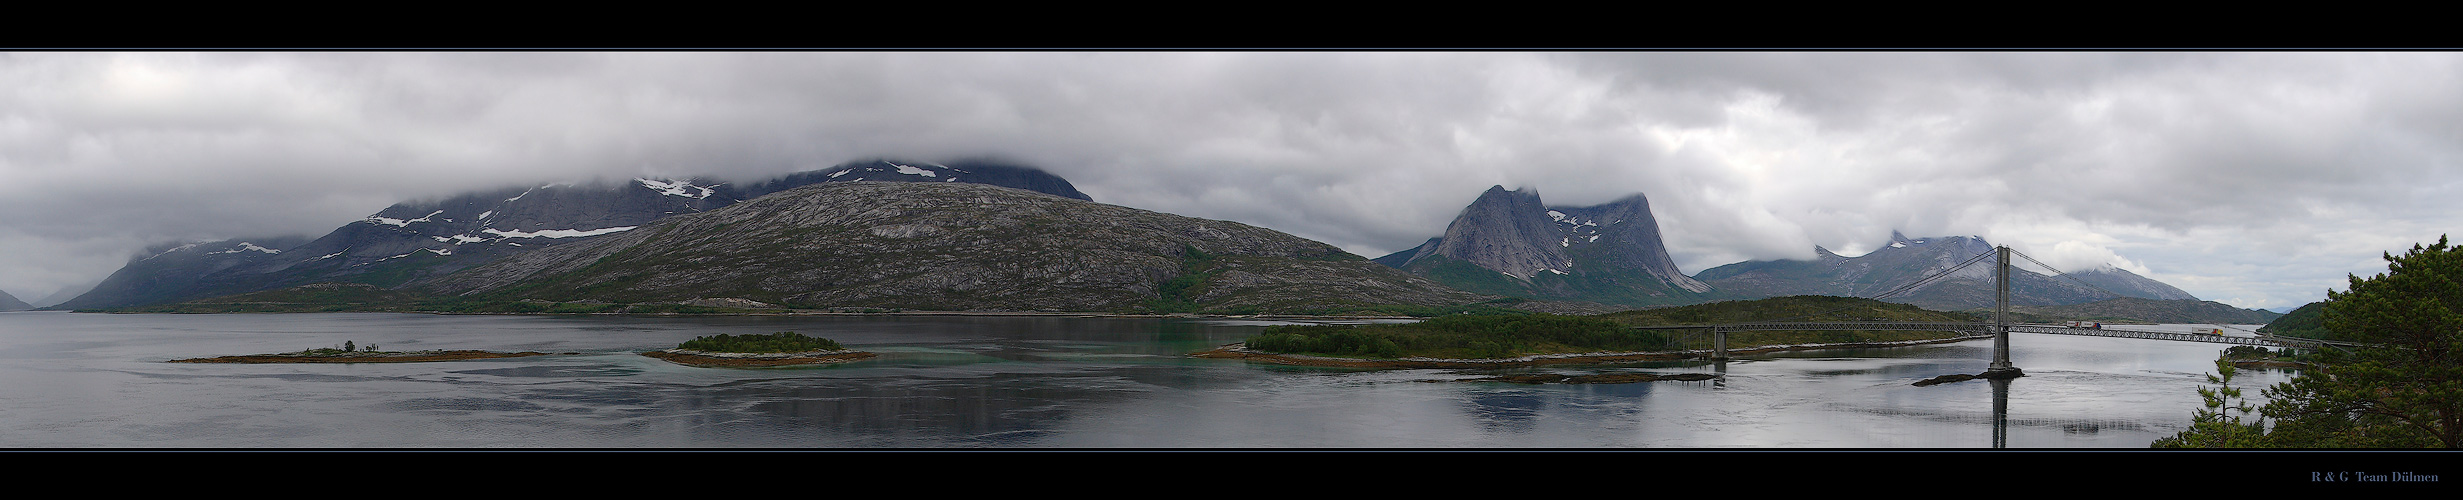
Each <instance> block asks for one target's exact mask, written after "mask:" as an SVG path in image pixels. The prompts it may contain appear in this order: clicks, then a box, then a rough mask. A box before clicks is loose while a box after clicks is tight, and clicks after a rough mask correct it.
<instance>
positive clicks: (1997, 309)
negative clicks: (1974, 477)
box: [1982, 246, 2025, 379]
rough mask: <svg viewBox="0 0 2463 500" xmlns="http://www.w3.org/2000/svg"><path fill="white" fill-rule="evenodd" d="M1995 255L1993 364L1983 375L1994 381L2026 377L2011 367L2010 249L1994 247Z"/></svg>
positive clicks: (2016, 368)
mask: <svg viewBox="0 0 2463 500" xmlns="http://www.w3.org/2000/svg"><path fill="white" fill-rule="evenodd" d="M1993 253H1995V254H1996V256H1995V257H1994V258H1995V260H1996V262H1995V264H1996V267H1995V272H1994V273H1993V288H1994V292H1993V363H1992V364H1991V365H1989V366H1987V367H1986V368H1985V369H1984V373H1983V374H1982V375H1983V376H1984V377H1985V378H1994V379H2006V378H2012V377H2019V376H2024V375H2025V373H2024V372H2020V371H2019V370H2018V367H2016V366H2011V365H2010V247H2006V246H1997V247H1993Z"/></svg>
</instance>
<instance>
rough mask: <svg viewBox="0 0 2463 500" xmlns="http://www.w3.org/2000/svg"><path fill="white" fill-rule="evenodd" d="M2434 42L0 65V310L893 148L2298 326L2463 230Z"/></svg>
mask: <svg viewBox="0 0 2463 500" xmlns="http://www.w3.org/2000/svg"><path fill="white" fill-rule="evenodd" d="M2457 89H2463V67H2459V66H2458V56H2457V55H2456V54H2443V53H2006V54H2005V53H1973V52H1964V53H1837V52H1822V53H1734V52H1697V53H1502V52H1475V53H1443V52H1371V53H1322V52H1300V53H1155V52H1113V53H1017V52H1000V53H692V52H682V53H678V52H661V53H571V52H567V53H0V290H6V291H8V292H10V293H12V294H15V295H17V296H19V297H21V298H24V299H26V300H39V299H40V298H41V297H43V296H45V295H48V294H51V293H53V292H54V291H57V290H59V289H61V288H65V287H72V286H84V285H91V284H93V283H94V282H97V281H100V280H101V279H102V278H103V277H104V276H107V275H109V274H110V273H111V272H112V271H114V270H117V269H118V268H119V267H120V266H121V265H122V264H124V263H125V262H126V261H127V259H128V258H129V257H130V256H132V255H134V254H135V253H137V252H139V251H140V250H141V249H142V248H144V247H146V246H148V245H151V244H157V243H164V242H171V241H176V240H206V239H224V238H235V237H251V236H271V235H306V236H321V235H323V234H325V233H326V232H329V231H331V230H333V229H334V228H335V227H338V226H341V225H342V224H345V223H348V222H350V221H353V220H357V219H360V218H363V217H366V216H368V215H369V214H373V213H375V212H377V211H378V210H381V209H383V208H385V207H386V206H387V205H391V204H393V203H395V202H398V201H402V200H406V199H413V198H422V197H438V196H445V195H450V194H454V193H457V192H461V191H466V190H475V189H486V188H496V187H504V186H511V185H520V184H529V183H540V182H564V181H586V180H593V179H622V178H630V177H635V176H678V177H681V176H693V175H712V176H721V177H730V178H740V179H750V178H757V177H766V176H771V175H777V174H784V173H788V172H793V171H799V170H810V169H816V168H823V167H828V166H831V165H835V164H838V163H842V162H845V161H849V160H855V159H862V158H871V157H881V156H888V157H899V158H911V159H919V160H926V161H932V160H947V159H953V158H961V157H974V156H993V157H1000V158H1006V159H1010V160H1014V161H1018V162H1022V163H1025V164H1029V165H1034V166H1039V167H1041V168H1043V169H1045V170H1048V171H1051V172H1053V173H1055V174H1059V175H1060V176H1062V177H1065V178H1068V179H1069V180H1070V181H1071V182H1073V183H1075V184H1076V185H1077V186H1078V188H1079V189H1080V190H1083V191H1085V192H1086V193H1087V194H1089V195H1091V196H1093V197H1094V198H1095V200H1096V201H1100V202H1104V203H1112V204H1117V205H1125V206H1129V207H1135V208H1141V209H1147V210H1155V211H1161V212H1168V213H1175V214H1181V215H1188V216H1195V217H1205V218H1212V219H1225V220H1232V221H1238V222H1242V223H1247V224H1251V225H1256V226H1262V227H1267V228H1272V229H1276V230H1281V231H1283V232H1287V233H1291V234H1294V235H1298V236H1301V237H1306V238H1310V239H1315V240H1319V241H1324V242H1327V243H1332V244H1335V245H1337V246H1341V247H1343V248H1345V249H1348V250H1350V251H1351V252H1353V253H1357V254H1360V255H1363V256H1367V257H1376V256H1380V255H1384V254H1386V253H1390V252H1394V251H1397V250H1402V249H1406V248H1410V247H1412V246H1414V245H1417V244H1419V243H1420V242H1421V241H1423V240H1425V239H1427V238H1429V237H1431V236H1436V235H1438V234H1441V233H1443V231H1444V230H1445V226H1446V224H1447V222H1449V221H1451V220H1452V219H1453V217H1454V216H1455V215H1456V213H1457V212H1459V211H1460V210H1461V209H1462V207H1463V206H1464V205H1466V204H1468V203H1470V201H1471V200H1472V199H1473V198H1474V197H1476V196H1477V195H1478V194H1479V193H1480V191H1481V190H1483V189H1486V188H1487V187H1488V186H1491V185H1503V186H1505V187H1507V188H1524V189H1536V190H1537V191H1538V192H1539V193H1540V195H1541V196H1542V197H1543V198H1544V199H1545V201H1547V202H1548V203H1549V204H1550V205H1591V204H1598V203H1605V202H1608V201H1611V200H1613V199H1615V198H1618V197H1621V196H1623V195H1626V194H1631V193H1636V192H1639V193H1644V194H1646V195H1648V196H1649V199H1650V201H1651V207H1652V209H1653V211H1654V212H1655V213H1656V214H1657V216H1658V218H1659V223H1660V225H1661V230H1662V232H1663V234H1665V235H1666V238H1667V245H1668V248H1669V251H1670V253H1672V254H1674V256H1675V258H1676V261H1677V265H1678V266H1679V267H1681V268H1682V269H1683V270H1684V271H1685V272H1687V273H1697V272H1700V271H1702V270H1704V269H1708V268H1711V267H1715V266H1718V265H1721V264H1728V263H1732V262H1737V261H1742V260H1748V259H1778V258H1811V257H1812V255H1813V250H1812V249H1813V246H1814V245H1821V246H1824V247H1827V248H1830V249H1832V250H1834V251H1838V252H1840V253H1842V254H1846V255H1858V254H1861V253H1863V252H1867V251H1871V250H1872V249H1873V248H1875V247H1877V246H1880V245H1882V244H1885V243H1887V240H1888V238H1889V236H1890V232H1891V231H1892V230H1898V231H1902V232H1905V233H1906V234H1907V235H1909V236H1916V237H1923V236H1946V235H1980V236H1983V237H1984V238H1986V239H1988V240H1990V241H1993V242H1995V243H2003V244H2008V245H2011V246H2012V247H2014V248H2016V249H2018V250H2019V251H2021V252H2025V253H2028V254H2031V255H2035V256H2036V257H2037V258H2039V259H2043V260H2046V261H2047V262H2048V263H2050V264H2052V265H2054V266H2057V267H2061V268H2063V269H2085V268H2091V267H2097V266H2103V265H2112V266H2116V267H2120V268H2123V269H2128V270H2130V271H2132V272H2136V273H2138V274H2141V275H2145V276H2148V277H2151V278H2155V279H2157V280H2161V281H2164V282H2166V283H2170V284H2172V285H2174V286H2178V287H2180V288H2182V289H2183V290H2186V291H2188V292H2190V293H2191V294H2194V295H2197V296H2198V297H2200V298H2204V299H2208V300H2215V301H2219V302H2224V303H2227V304H2232V305H2235V306H2241V307H2287V306H2297V305H2300V304H2303V303H2307V302H2311V301H2316V300H2322V299H2324V298H2325V291H2326V290H2327V289H2329V288H2332V289H2337V290H2341V289H2343V288H2344V287H2345V286H2346V284H2345V276H2346V275H2347V274H2360V275H2363V276H2366V275H2369V274H2374V273H2378V272H2383V271H2384V270H2385V264H2384V261H2383V260H2382V259H2381V258H2380V257H2381V254H2383V253H2386V252H2394V253H2398V254H2399V253H2402V251H2404V250H2406V249H2409V248H2410V247H2411V246H2412V245H2413V244H2416V243H2425V242H2434V241H2436V240H2437V238H2438V236H2439V235H2441V234H2446V233H2450V232H2455V230H2456V229H2457V228H2463V210H2457V209H2456V207H2457V204H2456V202H2455V200H2456V199H2458V197H2463V168H2458V167H2463V165H2459V164H2458V162H2463V91H2458V90H2457Z"/></svg>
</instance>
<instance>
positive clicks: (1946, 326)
mask: <svg viewBox="0 0 2463 500" xmlns="http://www.w3.org/2000/svg"><path fill="white" fill-rule="evenodd" d="M2013 253H2015V252H2014V251H2012V250H2010V247H2006V246H1998V247H1993V251H1992V252H1990V253H1984V254H1979V255H1977V256H1975V257H1973V258H1969V259H1967V261H1966V262H1965V263H1961V264H1959V265H1957V266H1952V267H1950V268H1949V269H1948V270H1945V271H1941V272H1939V273H1934V274H1933V275H1931V276H1926V277H1924V278H1923V279H1919V280H1916V281H1915V282H1912V283H1909V284H1907V285H1906V286H1901V287H1899V288H1896V289H1893V290H1891V291H1889V292H1884V293H1881V294H1878V295H1874V296H1872V297H1866V298H1870V299H1876V300H1878V299H1881V298H1884V297H1889V296H1891V295H1896V294H1898V293H1902V292H1907V291H1911V290H1914V289H1916V288H1917V287H1920V286H1923V285H1924V284H1926V283H1931V282H1933V281H1936V280H1939V279H1941V278H1943V277H1946V276H1949V275H1950V274H1951V273H1955V272H1958V270H1960V269H1965V268H1966V267H1967V266H1970V265H1975V264H1976V263H1979V262H1982V261H1983V259H1984V257H1985V256H1988V255H1991V256H1997V258H1996V259H1995V261H1996V265H1998V266H1999V267H2000V272H1997V273H1994V279H1993V281H1994V288H1995V292H1994V294H1993V321H1992V322H1989V323H1987V322H1974V323H1931V322H1890V321H1828V322H1806V321H1785V320H1780V321H1762V322H1746V323H1729V324H1721V325H1680V326H1642V327H1634V328H1635V329H1641V330H1703V329H1708V330H1710V335H1711V358H1712V359H1728V334H1730V333H1733V332H1747V331H1826V330H1827V331H1836V330H1863V331H1893V330H1895V331H1934V332H1954V333H1961V334H1970V335H1977V336H1982V335H1992V336H1993V361H1992V364H1991V365H1990V366H1989V367H1988V368H1986V369H1985V372H1984V373H1985V376H1986V377H1988V378H2005V377H2015V376H2019V375H2020V374H2021V372H2020V371H2019V369H2018V367H2016V366H2011V365H2010V334H2011V333H2035V334H2050V335H2080V336H2090V337H2114V338H2130V339H2147V340H2168V341H2179V342H2207V343H2216V344H2238V345H2252V346H2286V347H2298V348H2318V347H2322V346H2337V347H2356V346H2360V345H2361V344H2354V343H2349V342H2333V341H2322V340H2314V339H2304V338H2294V337H2283V336H2276V335H2267V334H2263V333H2257V332H2249V333H2250V334H2251V335H2252V336H2248V337H2241V336H2228V335H2220V334H2214V333H2181V332H2162V331H2152V330H2131V329H2123V328H2106V327H2103V326H2100V325H2096V326H2091V327H2089V326H2081V325H2075V324H2070V325H2049V324H2013V323H2011V322H2010V256H2011V255H2012V254H2013ZM2017 255H2019V256H2020V257H2024V258H2026V259H2027V260H2028V261H2029V262H2034V263H2035V264H2036V265H2038V266H2043V267H2044V269H2046V270H2050V271H2052V272H2053V273H2054V274H2055V275H2058V276H2064V277H2068V276H2067V274H2065V273H2062V272H2061V271H2060V270H2059V269H2053V267H2052V266H2049V265H2045V264H2044V263H2043V261H2038V260H2035V258H2034V257H2026V255H2025V254H2017ZM2070 279H2071V280H2072V281H2077V282H2078V284H2081V285H2086V286H2087V287H2088V288H2091V289H2094V290H2097V291H2101V292H2104V293H2106V294H2110V295H2112V296H2114V297H2123V296H2124V295H2121V294H2118V293H2113V292H2112V291H2111V290H2104V289H2103V288H2102V287H2097V286H2095V285H2093V284H2089V283H2086V282H2084V281H2078V278H2076V277H2070ZM1851 307H1852V306H1851ZM1844 309H1845V308H1840V309H1833V310H1831V311H1824V312H1818V313H1813V314H1807V315H1803V316H1798V318H1806V317H1813V316H1819V315H1822V314H1827V313H1829V312H1835V311H1839V310H1844ZM2236 330H2237V328H2236ZM2244 331H2246V330H2244Z"/></svg>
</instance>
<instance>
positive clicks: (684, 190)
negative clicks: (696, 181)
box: [633, 179, 718, 200]
mask: <svg viewBox="0 0 2463 500" xmlns="http://www.w3.org/2000/svg"><path fill="white" fill-rule="evenodd" d="M633 180H634V181H637V182H640V183H641V187H646V188H650V190H651V191H658V192H659V194H663V195H668V196H681V197H685V198H692V199H696V200H698V199H702V198H708V197H710V193H711V191H710V188H713V187H718V185H717V184H711V185H709V186H695V185H692V184H691V183H688V182H684V181H658V180H651V179H633Z"/></svg>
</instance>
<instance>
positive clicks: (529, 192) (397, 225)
mask: <svg viewBox="0 0 2463 500" xmlns="http://www.w3.org/2000/svg"><path fill="white" fill-rule="evenodd" d="M866 181H869V182H908V183H912V182H926V183H980V184H990V185H999V186H1007V187H1014V188H1019V189H1026V190H1032V191H1037V192H1043V193H1046V194H1051V195H1054V196H1061V197H1067V198H1073V199H1079V200H1091V198H1090V197H1088V196H1087V195H1086V194H1085V193H1082V192H1079V191H1078V190H1077V188H1076V187H1074V186H1072V185H1071V184H1069V181H1068V180H1066V179H1062V178H1060V177H1059V176H1055V175H1052V174H1050V173H1046V172H1044V171H1042V170H1039V169H1035V168H1032V167H1024V166H1017V165H1011V164H1006V163H999V162H992V161H964V162H951V163H950V164H948V165H942V164H936V163H926V162H909V161H899V160H870V161H858V162H850V163H846V164H841V165H838V166H836V167H832V168H828V169H822V170H815V171H808V172H798V173H794V174H789V175H785V176H781V177H777V178H772V179H766V180H762V181H757V182H751V183H745V184H742V185H737V184H731V183H726V182H721V181H717V180H711V179H700V178H693V179H673V180H670V179H650V178H638V179H632V180H629V181H624V182H615V183H597V184H547V185H540V186H528V187H507V188H500V189H495V190H488V191H481V192H474V193H464V194H461V195H456V196H453V197H449V198H445V199H441V200H429V201H412V202H404V203H399V204H395V205H393V206H391V207H387V208H385V209H384V210H381V211H378V212H377V213H375V214H372V215H369V216H367V217H366V218H363V219H361V220H358V221H354V222H351V223H349V224H344V225H343V226H342V227H340V228H336V229H334V230H333V231H332V232H330V233H327V234H326V235H324V236H323V237H319V238H316V239H313V240H309V239H305V238H299V237H288V238H282V237H277V238H246V239H233V240H222V241H212V242H198V243H181V244H170V245H162V246H158V247H156V248H152V249H149V250H148V252H147V253H146V254H145V255H143V256H140V257H138V258H135V259H132V260H131V261H130V262H129V264H128V265H127V266H125V267H123V268H121V269H120V270H119V271H118V272H114V273H112V275H111V276H110V277H108V278H104V280H103V282H102V283H101V284H99V285H96V286H95V287H94V289H93V290H91V291H88V292H86V293H85V294H83V295H80V296H78V297H77V298H75V299H70V300H69V301H67V302H63V303H61V304H59V305H57V306H54V308H58V309H98V308H111V307H125V306H133V305H147V304H160V303H169V302H181V301H187V300H194V299H199V298H206V297H214V296H221V295H230V294H238V293H246V292H254V291H261V290H270V289H275V288H283V287H290V286H297V285H304V284H308V283H318V282H335V281H342V282H357V283H368V284H374V285H378V286H383V287H400V286H404V285H410V284H416V283H418V282H421V281H424V280H429V279H434V278H438V277H442V276H445V275H448V274H452V273H454V272H457V271H461V270H463V269H468V268H471V267H474V266H478V265H480V264H485V263H487V262H492V261H495V260H497V259H501V258H504V257H507V256H512V255H518V254H521V253H525V252H528V251H531V250H537V249H540V248H545V247H552V246H556V245H559V244H564V243H570V242H575V241H583V240H588V239H591V238H593V237H599V236H604V235H609V234H616V233H621V232H625V231H630V230H632V229H634V228H637V227H640V226H641V225H643V224H648V223H650V222H651V221H655V220H659V219H663V218H666V217H670V216H674V215H678V214H692V213H701V212H705V211H709V210H715V209H718V208H722V207H726V206H728V205H732V204H735V203H737V202H740V201H743V200H748V199H753V198H758V197H760V196H762V195H766V194H770V193H773V192H777V191H783V190H787V189H792V188H795V187H798V186H804V185H809V184H816V183H829V182H866Z"/></svg>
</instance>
